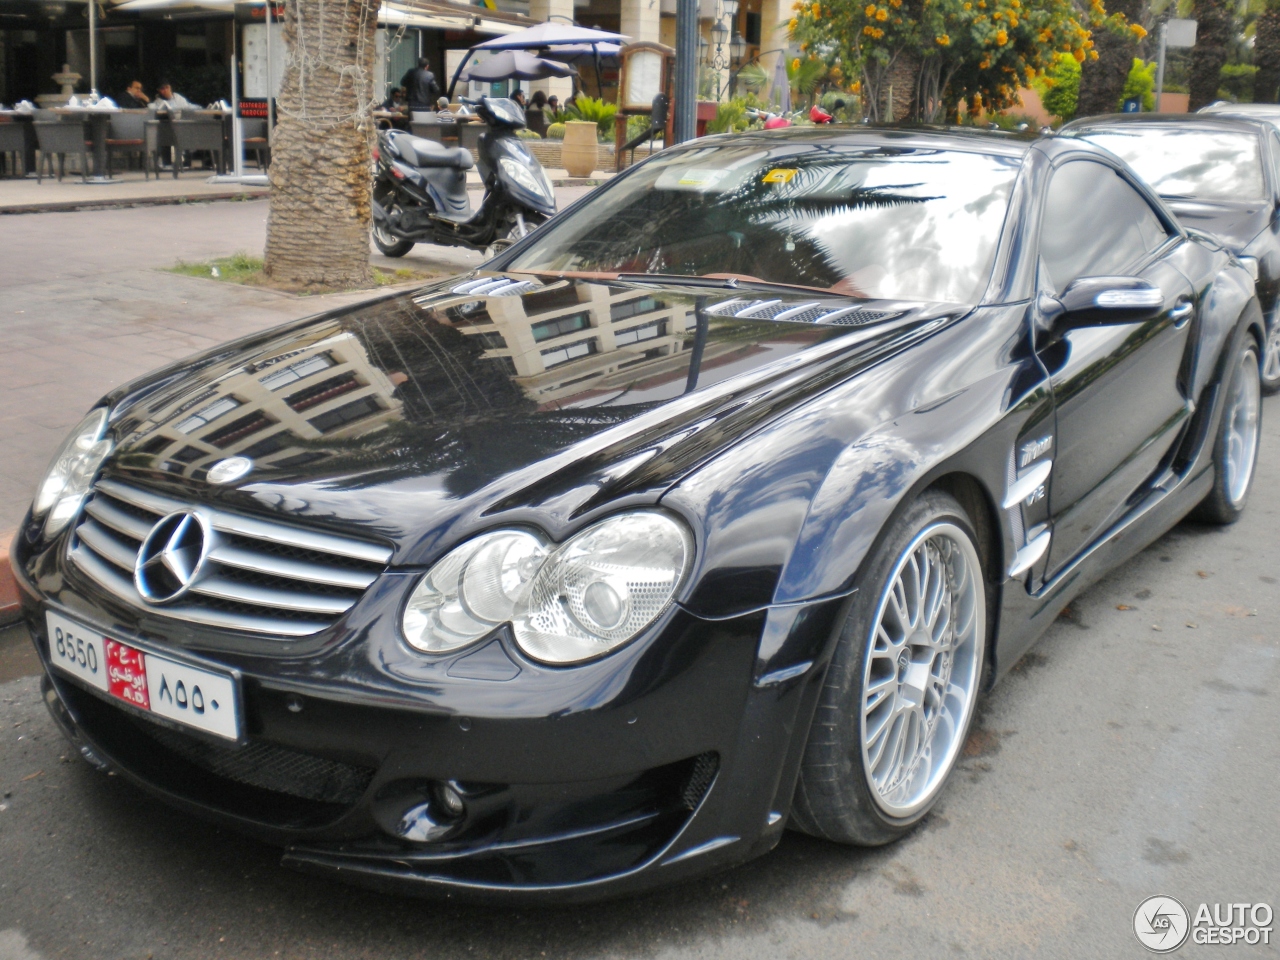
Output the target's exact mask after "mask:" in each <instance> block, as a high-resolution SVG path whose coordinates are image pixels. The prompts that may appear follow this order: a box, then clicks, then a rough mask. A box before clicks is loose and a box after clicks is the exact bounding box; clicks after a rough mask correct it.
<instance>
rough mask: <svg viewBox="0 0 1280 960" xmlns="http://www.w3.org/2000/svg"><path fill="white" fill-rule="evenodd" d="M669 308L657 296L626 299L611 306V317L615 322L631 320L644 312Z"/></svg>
mask: <svg viewBox="0 0 1280 960" xmlns="http://www.w3.org/2000/svg"><path fill="white" fill-rule="evenodd" d="M665 309H667V305H666V304H665V303H663V302H662V301H661V300H659V299H657V298H656V297H641V298H640V299H639V300H624V301H623V302H622V303H615V304H612V305H610V307H609V319H610V320H611V321H613V322H614V323H617V322H618V321H619V320H630V319H631V318H632V317H634V316H638V315H639V314H642V313H654V312H655V311H658V310H665Z"/></svg>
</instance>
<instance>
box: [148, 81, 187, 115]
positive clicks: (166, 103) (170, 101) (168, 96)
mask: <svg viewBox="0 0 1280 960" xmlns="http://www.w3.org/2000/svg"><path fill="white" fill-rule="evenodd" d="M194 107H195V104H194V103H192V102H191V101H190V100H188V99H187V98H186V97H184V96H183V95H182V94H180V93H175V92H174V90H173V86H172V85H171V84H170V83H169V81H168V80H161V81H160V83H159V85H158V86H157V87H156V98H155V99H154V100H152V101H151V109H152V110H155V111H156V112H158V113H181V112H182V111H183V110H190V109H192V108H194Z"/></svg>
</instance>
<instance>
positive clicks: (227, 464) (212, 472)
mask: <svg viewBox="0 0 1280 960" xmlns="http://www.w3.org/2000/svg"><path fill="white" fill-rule="evenodd" d="M252 469H253V461H252V460H250V459H249V458H248V457H227V459H225V460H219V461H218V462H217V463H215V464H214V465H213V466H212V467H210V468H209V474H208V480H209V482H210V483H231V482H232V481H235V480H239V479H240V478H241V477H243V476H244V475H245V474H246V473H248V472H249V471H250V470H252Z"/></svg>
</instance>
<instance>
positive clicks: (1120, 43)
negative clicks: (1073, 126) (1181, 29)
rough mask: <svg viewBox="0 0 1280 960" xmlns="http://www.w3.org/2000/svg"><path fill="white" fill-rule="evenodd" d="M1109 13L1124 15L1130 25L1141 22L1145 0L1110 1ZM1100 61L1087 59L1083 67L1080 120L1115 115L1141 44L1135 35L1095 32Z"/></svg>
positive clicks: (1077, 102)
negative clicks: (1102, 115)
mask: <svg viewBox="0 0 1280 960" xmlns="http://www.w3.org/2000/svg"><path fill="white" fill-rule="evenodd" d="M1107 12H1108V13H1123V14H1124V15H1125V17H1127V18H1128V20H1129V22H1130V23H1140V22H1141V19H1142V0H1111V2H1110V3H1108V4H1107ZM1093 43H1094V49H1095V50H1096V51H1097V53H1098V59H1097V60H1085V62H1084V63H1082V64H1081V65H1080V96H1079V99H1078V100H1077V101H1076V116H1077V117H1092V116H1095V115H1097V114H1099V113H1115V112H1116V110H1117V109H1119V104H1120V97H1121V95H1122V94H1123V93H1124V82H1125V80H1127V79H1128V77H1129V70H1130V69H1131V68H1132V67H1133V58H1134V57H1136V56H1137V55H1138V41H1137V38H1135V37H1134V35H1133V33H1132V32H1130V31H1129V30H1125V31H1124V33H1123V34H1121V33H1113V32H1112V31H1110V30H1107V29H1105V28H1104V29H1101V30H1095V31H1094V32H1093Z"/></svg>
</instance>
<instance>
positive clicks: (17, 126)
mask: <svg viewBox="0 0 1280 960" xmlns="http://www.w3.org/2000/svg"><path fill="white" fill-rule="evenodd" d="M9 154H13V176H15V177H17V176H21V175H22V174H20V173H19V172H18V171H19V170H21V171H22V173H26V170H25V169H24V164H25V158H26V155H27V125H26V124H25V123H23V122H21V121H17V120H15V121H13V122H11V123H0V174H3V173H4V170H5V166H6V163H7V162H8V157H9Z"/></svg>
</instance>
